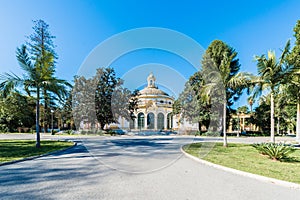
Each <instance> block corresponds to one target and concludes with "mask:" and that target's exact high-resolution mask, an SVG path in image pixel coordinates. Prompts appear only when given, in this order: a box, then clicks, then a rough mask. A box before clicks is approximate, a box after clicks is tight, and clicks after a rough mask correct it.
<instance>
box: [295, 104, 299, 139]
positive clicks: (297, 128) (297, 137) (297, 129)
mask: <svg viewBox="0 0 300 200" xmlns="http://www.w3.org/2000/svg"><path fill="white" fill-rule="evenodd" d="M296 140H297V141H298V142H299V141H300V102H298V103H297V124H296Z"/></svg>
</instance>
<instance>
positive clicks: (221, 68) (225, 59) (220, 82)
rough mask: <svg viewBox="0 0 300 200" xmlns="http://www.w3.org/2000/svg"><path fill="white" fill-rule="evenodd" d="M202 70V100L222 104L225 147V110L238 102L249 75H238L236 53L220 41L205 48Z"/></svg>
mask: <svg viewBox="0 0 300 200" xmlns="http://www.w3.org/2000/svg"><path fill="white" fill-rule="evenodd" d="M202 70H203V75H204V80H205V85H204V86H203V87H202V89H201V91H202V98H203V99H206V100H210V101H212V100H213V99H212V98H211V97H213V96H215V97H214V98H216V97H217V99H215V100H214V103H212V106H213V105H214V104H216V103H218V102H220V101H221V102H222V103H223V120H222V121H223V123H222V124H223V125H222V130H223V138H224V140H223V141H224V143H223V145H224V146H225V147H226V146H227V136H226V124H227V122H226V121H227V120H226V116H227V115H226V112H227V109H229V108H230V106H232V104H233V103H234V101H236V100H238V98H239V96H240V95H241V94H242V91H243V89H244V88H245V87H246V86H248V83H249V81H250V78H251V77H250V74H246V73H238V72H239V70H240V64H239V59H238V58H237V52H236V51H235V50H234V49H233V48H232V47H230V46H229V45H227V44H225V43H224V42H223V41H220V40H215V41H213V42H212V43H211V44H210V45H209V47H208V48H207V50H206V52H205V54H204V56H203V59H202ZM224 90H225V93H224V92H223V91H224Z"/></svg>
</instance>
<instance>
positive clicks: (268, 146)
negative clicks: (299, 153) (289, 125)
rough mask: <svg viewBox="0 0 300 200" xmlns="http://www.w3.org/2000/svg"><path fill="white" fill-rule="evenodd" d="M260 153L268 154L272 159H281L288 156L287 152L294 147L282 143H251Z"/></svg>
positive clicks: (291, 150) (290, 151) (289, 152)
mask: <svg viewBox="0 0 300 200" xmlns="http://www.w3.org/2000/svg"><path fill="white" fill-rule="evenodd" d="M253 147H254V148H256V149H257V150H258V151H259V152H260V153H261V154H263V155H267V156H269V158H271V159H273V160H280V161H281V160H283V159H286V158H288V156H289V154H291V153H292V152H294V151H295V150H296V149H295V148H294V147H292V146H290V145H286V144H284V143H278V144H277V143H260V144H253Z"/></svg>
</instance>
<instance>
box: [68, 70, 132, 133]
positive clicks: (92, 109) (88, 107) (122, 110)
mask: <svg viewBox="0 0 300 200" xmlns="http://www.w3.org/2000/svg"><path fill="white" fill-rule="evenodd" d="M74 82H75V85H74V87H73V91H72V97H73V98H72V103H73V116H74V118H75V119H76V120H75V121H76V126H77V127H80V124H79V123H82V122H83V121H88V122H89V123H90V124H91V126H92V129H93V128H94V125H95V124H96V123H97V122H98V123H99V124H100V128H101V129H102V130H103V129H104V126H105V125H106V124H110V123H116V122H118V118H119V117H124V118H125V119H127V120H130V119H131V117H132V116H131V115H130V114H131V112H133V110H134V109H136V105H135V104H136V103H137V102H136V101H132V102H131V101H130V99H131V98H132V96H133V94H132V93H131V92H130V91H129V90H128V89H127V88H124V87H122V85H123V81H122V80H121V79H120V78H117V77H116V74H115V71H114V69H113V68H99V69H97V72H96V75H95V76H93V77H91V78H89V79H86V78H85V77H75V81H74Z"/></svg>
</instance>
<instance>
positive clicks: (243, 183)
mask: <svg viewBox="0 0 300 200" xmlns="http://www.w3.org/2000/svg"><path fill="white" fill-rule="evenodd" d="M12 135H14V136H13V137H12ZM12 135H8V134H0V139H4V138H10V139H12V138H19V139H29V138H32V139H33V138H34V137H35V136H34V135H32V134H21V135H19V134H12ZM42 138H43V139H61V140H65V139H70V140H73V141H77V142H78V145H77V146H76V147H74V148H72V149H70V150H68V151H65V152H61V153H58V154H55V155H51V156H47V157H42V158H38V159H35V160H30V161H25V162H20V163H15V164H12V165H6V166H1V167H0V174H1V176H0V194H1V199H116V200H119V199H205V200H206V199H214V200H215V199H236V200H238V199H249V200H250V199H251V200H252V199H272V200H274V199H295V198H296V197H297V196H299V195H300V191H299V190H295V189H289V188H286V187H281V186H277V185H274V184H272V183H265V182H260V181H258V180H254V179H251V178H247V177H243V176H239V175H235V174H232V173H229V172H225V171H222V170H218V169H215V168H211V167H208V166H206V165H203V164H200V163H197V162H195V161H193V160H191V159H189V158H187V157H185V156H184V155H182V153H181V151H180V147H181V146H182V145H183V144H186V143H190V142H193V141H196V140H197V141H207V140H209V141H214V139H213V138H194V137H182V136H179V137H170V136H162V137H152V136H149V137H130V136H117V137H100V136H85V137H80V136H74V137H69V136H51V135H43V134H42ZM216 139H217V141H222V138H216ZM278 139H279V138H278ZM253 140H254V141H253ZM264 140H268V138H261V139H259V138H229V141H230V142H247V143H248V142H249V143H250V142H251V141H252V142H260V141H264ZM281 140H282V141H283V140H291V139H290V138H281Z"/></svg>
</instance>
